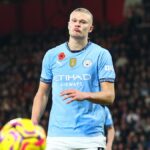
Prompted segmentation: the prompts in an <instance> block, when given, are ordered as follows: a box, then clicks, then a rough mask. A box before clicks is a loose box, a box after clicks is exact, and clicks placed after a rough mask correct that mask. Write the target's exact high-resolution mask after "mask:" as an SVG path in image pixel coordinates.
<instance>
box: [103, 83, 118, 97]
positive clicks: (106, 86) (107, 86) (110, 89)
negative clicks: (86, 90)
mask: <svg viewBox="0 0 150 150" xmlns="http://www.w3.org/2000/svg"><path fill="white" fill-rule="evenodd" d="M100 85H101V91H103V92H106V93H108V96H109V97H110V99H112V100H114V98H115V88H114V83H113V82H101V83H100Z"/></svg>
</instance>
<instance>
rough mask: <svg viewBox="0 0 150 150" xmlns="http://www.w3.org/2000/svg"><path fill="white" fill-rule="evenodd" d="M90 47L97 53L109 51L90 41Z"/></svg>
mask: <svg viewBox="0 0 150 150" xmlns="http://www.w3.org/2000/svg"><path fill="white" fill-rule="evenodd" d="M91 47H92V48H93V49H94V50H95V51H97V52H99V53H109V51H108V50H107V49H106V48H104V47H102V46H100V45H98V44H96V43H93V42H91Z"/></svg>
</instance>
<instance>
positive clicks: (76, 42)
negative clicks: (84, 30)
mask: <svg viewBox="0 0 150 150" xmlns="http://www.w3.org/2000/svg"><path fill="white" fill-rule="evenodd" d="M87 43H88V40H87V39H83V40H82V39H74V38H69V42H68V46H69V48H70V49H71V50H72V51H75V50H81V49H83V48H84V47H85V46H86V45H87Z"/></svg>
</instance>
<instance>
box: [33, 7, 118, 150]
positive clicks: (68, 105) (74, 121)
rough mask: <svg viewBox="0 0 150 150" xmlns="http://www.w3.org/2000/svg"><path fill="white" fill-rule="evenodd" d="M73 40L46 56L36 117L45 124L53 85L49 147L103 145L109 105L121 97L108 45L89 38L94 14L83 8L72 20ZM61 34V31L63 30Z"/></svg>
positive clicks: (92, 148)
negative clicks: (96, 42)
mask: <svg viewBox="0 0 150 150" xmlns="http://www.w3.org/2000/svg"><path fill="white" fill-rule="evenodd" d="M68 30H69V41H68V42H65V43H63V44H61V45H58V46H56V47H54V48H52V49H50V50H48V51H47V52H46V54H45V56H44V58H43V62H42V71H41V78H40V84H39V88H38V91H37V93H36V95H35V98H34V103H33V108H32V121H33V122H34V123H39V120H40V118H41V116H42V114H43V112H44V110H45V107H46V104H47V101H48V96H49V92H50V88H51V87H52V108H51V112H50V118H49V125H48V133H47V135H48V136H47V150H76V149H78V150H79V149H82V150H83V149H84V150H98V149H99V150H100V149H101V150H102V149H104V148H105V147H106V138H105V135H104V123H105V107H104V105H109V104H112V103H113V101H114V98H115V90H114V80H115V72H114V67H113V63H112V58H111V55H110V53H109V51H108V50H106V49H105V48H102V47H101V46H99V45H97V44H95V43H93V42H91V41H89V40H88V35H89V33H91V32H92V31H93V15H92V14H91V12H90V11H89V10H87V9H85V8H77V9H75V10H74V11H73V12H72V13H71V14H70V19H69V22H68ZM58 36H59V35H58Z"/></svg>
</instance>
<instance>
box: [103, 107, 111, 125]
mask: <svg viewBox="0 0 150 150" xmlns="http://www.w3.org/2000/svg"><path fill="white" fill-rule="evenodd" d="M105 113H106V119H105V126H106V127H110V126H113V119H112V115H111V113H110V110H109V108H108V107H107V106H105Z"/></svg>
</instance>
